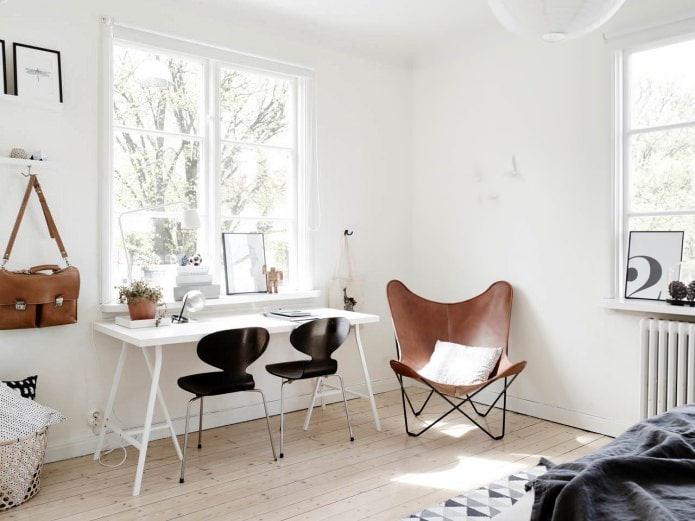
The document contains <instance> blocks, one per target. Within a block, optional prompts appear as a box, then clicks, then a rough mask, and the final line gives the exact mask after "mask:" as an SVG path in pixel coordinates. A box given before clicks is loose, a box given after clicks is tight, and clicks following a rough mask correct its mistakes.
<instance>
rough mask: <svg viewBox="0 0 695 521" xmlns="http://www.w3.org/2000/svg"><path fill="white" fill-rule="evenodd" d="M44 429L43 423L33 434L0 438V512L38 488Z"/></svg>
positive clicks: (23, 500) (45, 428)
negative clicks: (10, 438)
mask: <svg viewBox="0 0 695 521" xmlns="http://www.w3.org/2000/svg"><path fill="white" fill-rule="evenodd" d="M47 430H48V427H44V428H43V429H41V430H40V431H38V432H35V433H34V434H30V435H28V436H23V437H22V438H17V439H16V440H10V441H3V442H0V512H2V511H3V510H7V509H10V508H12V507H15V506H17V505H19V504H21V503H24V502H25V501H26V500H28V499H31V498H32V497H34V496H35V495H36V493H37V492H38V491H39V481H40V478H41V468H42V467H43V460H44V457H45V455H46V431H47Z"/></svg>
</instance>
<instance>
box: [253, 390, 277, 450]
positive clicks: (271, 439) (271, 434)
mask: <svg viewBox="0 0 695 521" xmlns="http://www.w3.org/2000/svg"><path fill="white" fill-rule="evenodd" d="M251 392H253V393H261V398H263V408H264V409H265V421H266V424H267V425H268V437H269V438H270V449H271V450H272V451H273V460H274V461H277V460H278V457H277V456H276V455H275V443H273V432H272V431H271V430H270V416H268V404H267V402H266V401H265V394H263V391H261V390H260V389H252V390H251Z"/></svg>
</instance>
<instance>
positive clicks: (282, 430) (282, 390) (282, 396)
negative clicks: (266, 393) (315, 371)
mask: <svg viewBox="0 0 695 521" xmlns="http://www.w3.org/2000/svg"><path fill="white" fill-rule="evenodd" d="M289 381H290V380H283V381H282V384H280V457H281V458H284V457H285V384H286V383H287V382H289Z"/></svg>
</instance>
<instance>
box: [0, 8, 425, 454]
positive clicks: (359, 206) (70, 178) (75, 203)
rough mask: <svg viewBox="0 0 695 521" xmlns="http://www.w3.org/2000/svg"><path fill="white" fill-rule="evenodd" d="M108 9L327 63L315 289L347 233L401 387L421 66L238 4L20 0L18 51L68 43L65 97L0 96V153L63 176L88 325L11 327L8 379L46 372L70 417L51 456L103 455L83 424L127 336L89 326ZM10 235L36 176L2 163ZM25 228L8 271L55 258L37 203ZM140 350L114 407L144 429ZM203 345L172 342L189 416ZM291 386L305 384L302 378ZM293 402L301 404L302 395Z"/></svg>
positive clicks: (15, 27) (373, 345) (179, 403)
mask: <svg viewBox="0 0 695 521" xmlns="http://www.w3.org/2000/svg"><path fill="white" fill-rule="evenodd" d="M100 16H113V17H115V19H116V20H117V21H118V22H121V23H129V24H133V25H137V26H141V27H143V28H146V29H152V30H156V31H161V32H165V33H169V34H172V35H179V36H182V37H187V38H191V39H195V40H199V41H204V42H209V43H212V44H216V45H221V46H225V47H228V48H231V49H235V50H239V51H244V52H250V53H253V54H257V55H261V56H266V57H270V58H276V59H280V60H284V61H290V62H294V63H299V64H302V65H305V66H309V67H312V68H314V69H315V70H316V78H317V82H318V110H319V137H318V142H319V156H320V161H321V180H320V185H321V194H322V207H323V225H322V227H321V229H320V230H319V231H318V232H316V233H315V234H314V244H315V255H314V267H315V285H316V288H319V289H323V287H324V286H325V284H326V282H327V280H328V279H329V277H330V276H331V274H332V270H333V266H334V263H335V257H336V255H337V252H338V247H339V243H340V239H341V237H342V231H343V229H345V228H349V229H351V230H354V232H355V234H354V236H353V237H352V238H351V241H352V244H353V253H354V256H355V260H356V264H357V268H358V270H361V271H362V273H363V277H364V287H365V299H364V308H363V309H364V310H368V311H370V312H374V313H378V314H380V315H381V316H382V318H383V320H382V322H381V323H380V324H378V325H374V326H367V327H365V328H364V332H363V340H364V343H365V348H366V350H367V359H368V363H369V366H370V369H371V373H372V380H373V381H374V382H375V383H376V384H377V388H381V389H385V388H392V387H393V386H394V385H395V383H396V381H395V378H394V377H393V374H392V372H391V371H390V369H389V367H388V363H387V361H388V359H389V358H391V357H392V354H393V340H392V334H391V331H390V323H389V320H388V318H387V308H386V302H385V297H384V289H383V288H384V286H385V283H386V282H387V281H388V279H389V278H391V277H407V276H408V275H409V274H410V257H409V253H410V196H411V195H410V194H411V192H410V183H409V181H408V180H409V178H410V173H411V170H410V169H411V165H410V160H409V157H408V155H407V151H408V150H409V148H410V131H409V129H410V126H411V104H410V88H409V86H410V71H409V70H408V69H406V68H404V67H402V66H396V65H390V64H388V63H379V62H372V61H369V60H367V59H365V58H363V57H358V56H351V55H348V54H344V53H340V52H337V51H332V50H330V48H327V47H323V48H319V47H309V46H306V45H304V44H301V43H298V42H294V41H292V40H288V39H283V38H282V37H280V36H278V35H276V34H271V33H269V32H266V31H264V28H263V27H261V26H253V25H247V24H245V23H244V22H243V21H241V20H239V19H237V18H236V17H235V16H234V13H231V12H228V11H226V12H225V11H219V12H215V11H213V10H210V9H208V8H201V6H200V5H198V4H196V3H195V2H176V3H175V4H173V3H172V2H167V1H164V0H152V1H147V2H142V1H136V0H122V1H119V2H108V1H106V0H101V1H90V0H73V1H70V2H59V3H56V2H46V1H41V0H24V1H21V2H20V1H12V2H9V3H7V4H3V5H2V6H0V38H1V39H4V40H5V42H6V44H9V45H8V49H10V52H11V42H20V43H28V44H32V45H37V46H40V47H46V48H50V49H56V50H60V51H61V56H62V66H63V88H64V99H65V103H64V104H63V106H61V107H59V108H56V109H53V110H51V109H46V108H45V107H40V106H36V105H32V104H27V103H21V102H19V100H16V99H0V121H1V122H2V124H1V125H0V154H2V155H6V154H7V153H8V152H9V149H10V148H12V147H23V148H26V149H28V150H34V149H37V148H41V149H42V150H43V151H44V152H45V153H47V154H48V155H49V157H50V160H51V161H52V162H55V163H56V164H57V168H56V169H55V171H46V173H45V174H42V175H40V176H39V178H40V180H41V181H42V184H43V186H44V189H45V192H46V194H47V198H48V201H49V204H50V206H51V208H52V210H53V212H54V215H55V219H56V221H57V223H58V226H59V228H60V230H61V233H62V235H63V239H64V242H65V244H66V247H67V249H68V252H69V253H70V258H71V261H72V262H73V264H74V265H76V266H78V267H79V268H80V271H81V275H82V291H81V296H80V301H79V314H80V317H79V318H80V320H79V323H78V324H77V325H73V326H63V327H58V328H49V329H41V330H20V331H2V332H0V379H18V378H23V377H25V376H27V375H29V374H35V373H37V374H38V375H39V382H38V395H37V399H38V400H39V401H40V402H42V403H44V404H46V405H50V406H52V407H55V408H57V409H59V410H61V411H62V412H63V413H64V414H65V415H66V416H67V417H68V421H67V422H65V423H63V424H61V425H59V426H56V427H55V428H52V429H51V433H50V437H49V438H50V440H49V459H56V458H63V457H68V456H72V455H76V454H80V453H86V452H88V451H90V450H93V447H94V438H93V436H92V433H91V431H90V430H89V429H88V427H87V425H86V414H87V411H88V410H89V409H90V408H93V407H101V408H103V406H104V402H105V399H106V394H107V392H108V389H109V387H110V379H111V375H112V370H113V368H114V364H115V359H116V356H117V351H118V344H117V343H116V342H113V341H109V340H108V339H105V338H103V337H101V336H100V335H98V334H96V335H94V336H93V335H92V333H91V327H90V324H91V322H92V321H93V320H95V319H98V318H100V316H101V314H100V312H99V310H98V303H99V295H98V288H99V279H98V269H99V252H100V249H99V226H98V219H99V218H100V210H99V183H100V181H99V180H100V177H101V176H103V175H104V173H103V172H100V171H99V168H98V166H99V150H98V131H99V126H98V116H97V114H98V110H99V99H98V82H99V76H98V74H99V44H100V37H99V34H100V28H101V24H100V23H99V17H100ZM0 175H2V178H3V189H2V190H1V191H0V241H2V246H3V247H4V241H5V240H6V238H7V237H8V235H9V231H10V228H11V225H12V222H13V221H14V217H15V213H16V210H17V207H18V205H19V201H20V198H21V195H22V193H23V186H24V183H25V179H24V178H23V177H21V176H19V175H18V174H17V173H16V172H15V171H14V170H13V169H8V168H6V167H0ZM31 205H32V207H31V208H30V211H29V213H28V215H27V218H26V219H25V222H24V225H23V227H22V229H21V231H20V238H19V240H18V243H17V245H16V248H15V252H14V253H13V255H12V260H11V263H10V265H9V267H10V268H11V269H19V268H24V267H27V266H29V265H35V264H42V263H47V262H57V261H58V260H59V256H58V254H57V250H56V248H55V245H54V244H53V243H52V241H51V240H50V239H48V236H47V233H46V230H45V225H44V223H43V221H42V217H41V214H40V211H39V210H38V208H37V204H36V202H35V201H33V200H32V203H31ZM288 353H289V347H288V346H287V345H286V343H285V342H281V341H279V340H277V339H274V340H273V341H272V343H271V346H270V347H269V352H268V353H267V354H266V355H265V356H266V358H265V359H262V360H261V361H260V363H259V364H258V366H257V369H256V371H255V372H256V374H257V382H258V383H259V385H260V386H261V387H263V388H265V389H266V390H268V394H269V395H270V397H271V399H272V400H273V401H274V403H273V406H272V407H273V409H274V410H275V411H277V410H278V408H277V398H278V396H279V380H277V379H275V378H272V377H269V376H266V375H265V374H264V370H263V369H262V366H263V364H264V363H267V362H270V361H274V360H279V359H281V358H283V357H284V355H286V354H288ZM339 359H340V361H341V367H342V368H343V373H344V374H345V375H346V377H347V383H348V384H349V385H351V386H357V385H359V384H360V382H361V373H360V371H359V370H358V359H357V355H356V354H355V351H353V350H350V349H348V350H344V352H342V353H340V356H339ZM141 362H142V359H141V355H140V354H139V353H137V352H135V351H132V352H131V355H130V358H129V361H128V365H127V366H126V371H127V375H126V376H125V377H124V383H125V384H126V385H124V386H123V387H124V391H123V393H122V394H121V395H120V396H119V400H118V402H117V406H116V413H117V415H118V417H119V418H120V419H122V420H123V421H124V423H125V424H126V425H137V424H141V423H142V417H143V416H144V404H143V403H142V399H143V397H144V396H145V394H146V391H147V384H146V378H145V377H146V374H145V372H146V371H145V369H144V366H143V364H142V363H141ZM195 364H196V362H195V354H194V349H193V346H192V345H188V346H174V347H172V348H170V349H167V352H166V356H165V365H164V368H163V374H162V382H163V384H162V388H163V391H164V393H165V395H166V396H167V397H168V405H169V409H170V412H171V413H172V416H174V417H181V416H183V415H184V414H185V402H186V400H187V399H188V396H187V394H186V393H184V392H182V391H180V390H178V388H177V387H176V384H175V381H176V378H177V377H178V376H180V375H181V374H185V373H187V372H190V371H191V367H192V366H193V367H195V366H196V365H195ZM293 387H294V394H301V393H306V392H307V391H308V389H307V388H306V386H301V385H297V386H293ZM254 400H255V398H253V399H252V398H249V399H248V400H247V399H244V398H239V399H238V400H236V401H235V399H232V400H229V401H227V402H223V401H218V402H216V403H214V404H211V408H215V409H227V410H226V411H224V412H223V413H222V414H220V415H219V417H218V419H217V420H214V419H213V420H210V423H214V422H215V421H217V422H221V421H227V420H230V419H234V418H236V419H238V418H242V417H247V416H253V415H255V414H257V413H259V412H260V410H259V409H258V408H252V409H248V410H247V409H245V410H236V409H235V410H230V409H228V407H229V405H228V404H229V403H230V402H232V403H234V404H237V405H238V404H249V403H252V402H253V403H255V402H254ZM295 405H296V406H299V405H301V403H299V402H296V403H295Z"/></svg>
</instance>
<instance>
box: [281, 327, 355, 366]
mask: <svg viewBox="0 0 695 521" xmlns="http://www.w3.org/2000/svg"><path fill="white" fill-rule="evenodd" d="M349 334H350V322H349V321H348V319H346V318H343V317H331V318H319V319H317V320H312V321H311V322H306V323H305V324H302V325H301V326H299V327H298V328H296V329H295V330H294V331H292V333H291V334H290V343H291V344H292V345H293V346H294V348H295V349H296V350H297V351H301V352H302V353H305V354H307V355H309V356H310V357H311V358H312V359H313V360H327V359H329V358H330V357H331V354H332V353H333V351H335V350H336V349H338V348H339V347H340V346H341V345H343V342H345V339H346V338H347V337H348V335H349Z"/></svg>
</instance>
